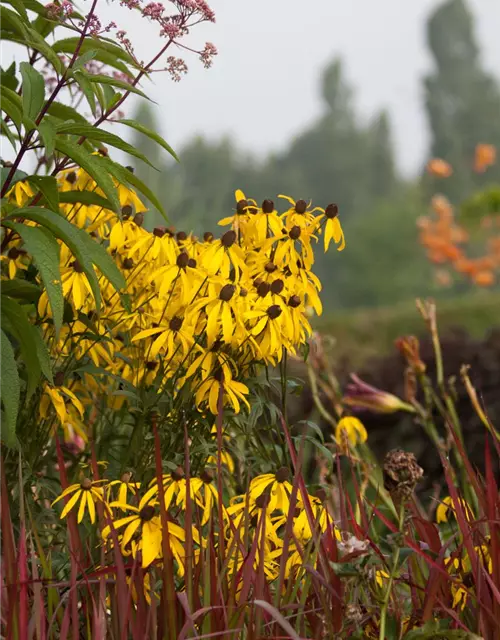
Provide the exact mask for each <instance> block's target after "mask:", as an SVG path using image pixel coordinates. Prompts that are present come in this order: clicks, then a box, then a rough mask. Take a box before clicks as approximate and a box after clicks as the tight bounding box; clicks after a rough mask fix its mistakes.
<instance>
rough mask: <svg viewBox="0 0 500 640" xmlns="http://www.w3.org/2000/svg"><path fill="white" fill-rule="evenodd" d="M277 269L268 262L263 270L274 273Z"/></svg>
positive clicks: (272, 263)
mask: <svg viewBox="0 0 500 640" xmlns="http://www.w3.org/2000/svg"><path fill="white" fill-rule="evenodd" d="M277 268H278V267H277V266H276V265H275V264H274V262H268V263H267V264H266V266H265V270H266V271H267V273H274V272H275V271H276V269H277Z"/></svg>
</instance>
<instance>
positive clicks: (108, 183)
mask: <svg viewBox="0 0 500 640" xmlns="http://www.w3.org/2000/svg"><path fill="white" fill-rule="evenodd" d="M56 149H57V150H58V151H60V152H61V153H63V154H64V155H65V156H68V158H71V160H74V161H75V162H76V163H77V164H78V165H79V166H80V167H81V168H82V169H84V170H85V171H86V172H87V173H88V174H89V175H90V176H91V177H92V178H94V180H95V182H96V183H97V184H98V186H99V187H100V188H101V189H102V190H103V191H104V193H105V195H106V197H107V198H108V200H109V201H110V202H111V204H112V205H113V211H116V212H117V213H118V212H119V211H120V200H119V198H118V192H117V190H116V187H115V185H114V183H113V180H112V179H111V177H110V175H109V172H108V171H102V169H101V168H100V166H99V165H100V163H99V162H98V160H99V158H100V156H98V155H95V156H94V155H91V154H90V153H88V151H85V150H84V149H82V147H81V146H79V145H77V144H76V143H75V142H71V141H70V140H63V139H61V138H60V137H59V136H58V137H57V138H56Z"/></svg>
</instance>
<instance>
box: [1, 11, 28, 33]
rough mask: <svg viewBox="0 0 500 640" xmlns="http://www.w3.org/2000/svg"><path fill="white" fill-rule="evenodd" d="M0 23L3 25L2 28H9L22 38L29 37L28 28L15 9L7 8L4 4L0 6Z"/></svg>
mask: <svg viewBox="0 0 500 640" xmlns="http://www.w3.org/2000/svg"><path fill="white" fill-rule="evenodd" d="M0 24H1V25H2V30H5V29H7V30H8V31H10V32H12V33H15V34H16V36H18V37H19V38H21V39H22V38H27V37H28V29H27V28H26V26H25V24H24V23H23V21H22V20H21V18H20V16H19V15H18V14H17V13H16V12H15V11H12V10H11V9H7V7H4V6H3V5H2V6H0ZM6 39H7V38H6Z"/></svg>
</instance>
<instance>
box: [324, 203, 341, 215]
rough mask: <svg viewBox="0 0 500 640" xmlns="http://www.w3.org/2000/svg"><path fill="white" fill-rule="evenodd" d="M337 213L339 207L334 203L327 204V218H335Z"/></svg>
mask: <svg viewBox="0 0 500 640" xmlns="http://www.w3.org/2000/svg"><path fill="white" fill-rule="evenodd" d="M338 215H339V208H338V206H337V205H336V204H329V205H328V206H327V208H326V209H325V216H326V217H327V218H330V219H332V218H336V217H337V216H338Z"/></svg>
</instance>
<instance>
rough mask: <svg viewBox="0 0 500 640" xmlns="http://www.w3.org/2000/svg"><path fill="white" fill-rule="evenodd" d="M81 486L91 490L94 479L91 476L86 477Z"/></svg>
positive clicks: (85, 489)
mask: <svg viewBox="0 0 500 640" xmlns="http://www.w3.org/2000/svg"><path fill="white" fill-rule="evenodd" d="M80 486H81V488H82V489H83V490H84V491H90V489H91V487H92V480H91V479H90V478H85V479H84V480H82V483H81V484H80Z"/></svg>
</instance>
